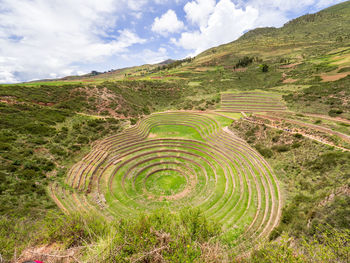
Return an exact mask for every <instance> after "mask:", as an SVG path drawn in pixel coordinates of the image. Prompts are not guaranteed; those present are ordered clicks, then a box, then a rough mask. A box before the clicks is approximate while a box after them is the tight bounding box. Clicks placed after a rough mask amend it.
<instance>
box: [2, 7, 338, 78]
mask: <svg viewBox="0 0 350 263" xmlns="http://www.w3.org/2000/svg"><path fill="white" fill-rule="evenodd" d="M340 2H344V0H303V1H300V0H190V1H188V0H0V83H16V82H23V81H30V80H35V79H44V78H58V77H64V76H67V75H80V74H85V73H88V72H91V71H92V70H97V71H100V72H104V71H108V70H111V69H118V68H123V67H129V66H135V65H142V64H147V63H157V62H161V61H163V60H166V59H168V58H172V59H182V58H185V57H188V56H195V55H197V54H199V53H200V52H202V51H204V50H206V49H208V48H210V47H214V46H218V45H221V44H224V43H228V42H231V41H233V40H236V39H237V38H239V37H240V36H241V35H242V34H244V33H245V32H247V31H249V30H251V29H254V28H256V27H265V26H274V27H281V26H283V24H284V23H286V22H287V21H289V20H290V19H293V18H296V17H299V16H301V15H304V14H307V13H314V12H317V11H319V10H321V9H323V8H326V7H328V6H331V5H334V4H337V3H340Z"/></svg>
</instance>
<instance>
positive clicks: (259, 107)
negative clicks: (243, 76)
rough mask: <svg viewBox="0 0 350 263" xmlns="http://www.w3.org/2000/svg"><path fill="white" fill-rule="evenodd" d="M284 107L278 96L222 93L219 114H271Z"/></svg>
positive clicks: (261, 93) (258, 93)
mask: <svg viewBox="0 0 350 263" xmlns="http://www.w3.org/2000/svg"><path fill="white" fill-rule="evenodd" d="M284 110H286V106H285V105H284V103H283V101H282V97H281V95H279V94H273V93H265V92H242V93H223V94H222V95H221V105H220V108H219V109H218V110H217V111H219V112H273V111H284Z"/></svg>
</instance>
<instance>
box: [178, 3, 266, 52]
mask: <svg viewBox="0 0 350 263" xmlns="http://www.w3.org/2000/svg"><path fill="white" fill-rule="evenodd" d="M187 11H189V9H187ZM187 15H188V16H191V14H190V13H187ZM258 15H259V11H258V10H257V9H255V8H253V7H251V6H247V7H246V8H245V10H243V9H240V8H237V6H236V5H235V4H234V3H232V2H231V1H230V0H220V1H219V2H218V3H217V4H216V6H215V7H214V9H213V11H212V13H211V14H210V15H209V16H208V18H207V22H206V23H204V22H200V20H197V21H198V22H199V23H201V24H202V25H203V24H206V26H201V27H200V29H199V30H197V31H194V32H184V33H182V34H181V37H180V39H179V40H178V41H177V42H176V43H177V45H179V46H181V47H183V48H185V49H192V50H195V54H198V53H200V52H202V51H204V50H205V49H207V48H209V47H212V46H216V45H219V44H222V43H227V42H230V41H232V40H234V39H236V38H237V37H239V36H240V35H241V34H242V33H243V32H244V31H245V30H247V29H251V28H253V26H254V23H255V20H256V19H257V18H258Z"/></svg>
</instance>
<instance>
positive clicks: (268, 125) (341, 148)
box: [244, 119, 350, 152]
mask: <svg viewBox="0 0 350 263" xmlns="http://www.w3.org/2000/svg"><path fill="white" fill-rule="evenodd" d="M244 120H245V121H247V122H250V123H254V124H259V125H261V124H262V123H259V122H256V121H252V120H247V119H244ZM264 125H265V126H267V127H270V128H274V129H278V130H281V131H284V132H289V133H291V134H297V133H299V134H302V135H303V136H304V137H306V138H309V139H311V140H314V141H317V142H319V143H322V144H325V145H328V146H331V147H335V148H338V149H340V150H343V151H347V152H350V150H349V149H346V148H343V147H340V146H336V145H334V144H330V143H328V142H325V141H322V140H320V139H318V138H316V137H314V136H311V135H308V134H305V133H303V132H300V131H299V132H293V131H286V130H285V129H282V128H280V127H277V126H274V125H270V124H266V123H264Z"/></svg>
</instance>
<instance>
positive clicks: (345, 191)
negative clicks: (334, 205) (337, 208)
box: [318, 185, 350, 207]
mask: <svg viewBox="0 0 350 263" xmlns="http://www.w3.org/2000/svg"><path fill="white" fill-rule="evenodd" d="M340 195H346V196H350V187H349V186H347V185H344V186H342V187H340V188H338V189H336V190H334V192H333V193H331V194H330V195H329V196H327V197H326V198H325V199H323V200H322V201H321V202H320V203H319V205H318V206H321V207H322V206H325V205H327V204H328V203H330V202H332V201H333V200H334V198H335V197H337V196H340Z"/></svg>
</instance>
